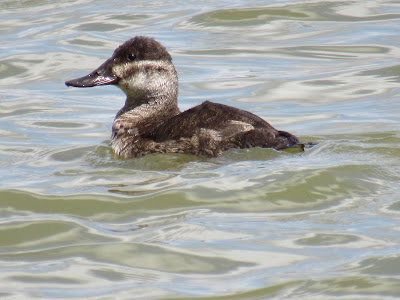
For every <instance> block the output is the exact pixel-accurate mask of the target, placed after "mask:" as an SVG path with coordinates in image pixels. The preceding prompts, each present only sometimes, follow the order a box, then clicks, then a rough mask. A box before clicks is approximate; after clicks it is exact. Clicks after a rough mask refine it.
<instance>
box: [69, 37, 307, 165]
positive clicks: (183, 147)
mask: <svg viewBox="0 0 400 300" xmlns="http://www.w3.org/2000/svg"><path fill="white" fill-rule="evenodd" d="M65 84H66V85H67V86H68V87H70V86H71V87H79V88H87V87H95V86H102V85H116V86H118V87H119V88H120V89H121V90H122V91H123V92H124V93H125V94H126V100H125V105H124V106H123V107H122V108H121V109H120V110H119V111H118V113H117V114H116V116H115V119H114V122H113V125H112V136H111V142H110V144H111V147H112V149H113V151H114V152H115V153H116V154H117V155H118V156H119V157H121V158H125V159H128V158H134V157H141V156H144V155H147V154H151V153H186V154H194V155H199V156H208V157H215V156H220V155H222V154H223V153H224V152H225V151H227V150H228V149H232V148H235V149H242V148H252V147H262V148H273V149H276V150H278V151H279V150H283V149H287V148H299V149H300V151H304V145H303V144H301V143H300V141H299V139H298V138H297V137H296V136H294V135H292V134H290V133H289V132H286V131H280V130H277V129H275V128H274V127H273V126H272V125H270V124H269V123H268V122H267V121H265V120H264V119H262V118H260V117H258V116H257V115H255V114H253V113H251V112H248V111H245V110H242V109H239V108H235V107H232V106H228V105H225V104H220V103H215V102H211V101H205V102H203V103H201V104H200V105H197V106H195V107H193V108H190V109H188V110H186V111H183V112H182V111H181V110H180V109H179V107H178V74H177V71H176V69H175V66H174V64H173V62H172V57H171V55H170V54H169V53H168V51H167V50H166V48H165V47H164V46H163V45H161V43H160V42H158V41H156V40H155V39H154V38H151V37H147V36H136V37H134V38H132V39H129V40H128V41H126V42H125V43H123V44H122V45H120V46H119V47H118V48H116V49H115V51H114V53H113V54H112V56H111V57H110V58H108V59H107V60H106V61H105V62H104V63H103V64H102V65H101V66H99V67H98V68H97V69H95V70H94V71H93V72H91V73H89V74H88V75H86V76H83V77H80V78H76V79H72V80H68V81H66V82H65Z"/></svg>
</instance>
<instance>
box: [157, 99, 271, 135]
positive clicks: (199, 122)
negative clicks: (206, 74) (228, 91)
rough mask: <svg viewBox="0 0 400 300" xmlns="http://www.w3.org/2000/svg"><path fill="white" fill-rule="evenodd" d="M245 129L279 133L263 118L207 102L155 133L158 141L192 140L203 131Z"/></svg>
mask: <svg viewBox="0 0 400 300" xmlns="http://www.w3.org/2000/svg"><path fill="white" fill-rule="evenodd" d="M231 126H232V127H237V128H239V127H243V130H246V131H249V130H251V129H254V128H265V129H267V130H270V131H273V132H278V131H277V130H276V129H275V128H273V127H272V126H271V125H270V124H269V123H268V122H266V121H265V120H263V119H262V118H260V117H258V116H256V115H254V114H252V113H250V112H248V111H244V110H241V109H238V108H235V107H232V106H228V105H224V104H219V103H213V102H210V101H205V102H204V103H202V104H200V105H198V106H195V107H193V108H191V109H189V110H187V111H184V112H182V113H180V114H179V115H176V116H175V117H173V118H171V119H170V120H168V121H167V122H165V123H163V124H162V125H161V126H159V127H158V128H156V129H155V130H154V131H153V133H152V134H153V139H154V140H156V141H164V140H169V139H173V140H177V139H179V138H190V137H192V136H193V135H194V134H196V133H198V131H199V130H201V129H207V130H214V131H218V132H221V131H224V130H226V129H228V128H229V127H231Z"/></svg>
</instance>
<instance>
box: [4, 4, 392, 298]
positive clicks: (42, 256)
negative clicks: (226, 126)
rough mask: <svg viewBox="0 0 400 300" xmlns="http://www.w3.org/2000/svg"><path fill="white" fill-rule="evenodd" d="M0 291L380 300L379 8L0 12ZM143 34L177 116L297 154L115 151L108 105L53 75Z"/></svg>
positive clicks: (383, 13)
mask: <svg viewBox="0 0 400 300" xmlns="http://www.w3.org/2000/svg"><path fill="white" fill-rule="evenodd" d="M0 14H1V18H0V24H1V26H0V35H1V39H2V43H1V46H0V48H1V51H0V85H1V89H0V139H1V143H0V178H1V180H0V204H1V210H0V222H1V227H0V296H1V297H2V298H4V299H16V298H18V299H32V298H38V299H55V298H68V299H73V298H78V299H111V298H118V299H188V298H196V299H306V298H308V299H309V298H313V299H332V298H339V299H354V298H360V299H361V298H362V299H393V298H398V297H400V288H399V287H400V271H399V270H400V268H399V266H400V247H399V245H400V234H399V221H398V220H399V213H400V201H399V196H400V184H399V182H400V180H399V179H400V178H399V171H400V147H399V142H400V126H399V113H400V105H399V103H400V102H399V96H398V95H399V82H400V75H399V74H400V73H399V71H400V65H399V58H400V52H399V49H398V44H399V41H400V40H399V38H398V32H399V30H400V4H398V3H397V1H384V0H382V1H379V0H375V1H353V2H349V1H302V0H298V1H296V0H287V1H250V2H249V1H232V0H230V1H219V2H211V1H206V2H198V1H197V2H195V1H157V2H153V3H149V2H147V1H135V2H128V3H123V4H122V3H120V4H119V5H114V4H113V3H110V2H109V1H108V2H107V1H96V2H95V1H90V0H86V1H83V0H82V1H61V2H53V1H2V2H0ZM135 35H150V36H153V37H155V38H156V39H158V40H159V41H161V42H162V43H163V44H164V45H165V46H166V47H167V48H168V50H169V51H170V53H171V55H172V56H173V59H174V62H175V65H176V67H177V70H178V72H179V76H180V104H179V105H180V107H181V109H182V110H184V109H187V108H189V107H191V106H194V105H196V104H199V103H201V102H202V101H204V100H206V99H208V100H212V101H215V102H219V103H224V104H228V105H233V106H236V107H239V108H242V109H246V110H249V111H251V112H253V113H256V114H257V115H260V116H262V117H263V118H265V119H266V120H267V121H269V122H270V123H271V124H273V125H274V126H275V127H277V128H279V129H281V130H286V131H289V132H291V133H293V134H295V135H297V136H298V137H299V138H300V139H301V140H303V141H306V142H315V143H318V145H317V146H315V147H313V148H311V149H307V151H306V152H305V153H303V154H299V153H297V154H296V153H295V154H293V153H288V152H277V151H274V150H271V149H257V148H256V149H246V150H231V151H228V152H227V153H225V154H224V155H223V156H221V157H218V158H205V157H195V156H190V155H175V154H171V155H160V154H154V155H148V156H146V157H143V158H138V159H131V160H122V159H119V158H117V157H116V156H115V155H113V153H112V151H111V149H110V147H109V145H108V143H109V139H110V133H111V124H112V120H113V118H114V115H115V113H116V112H117V111H118V109H119V108H120V107H121V106H122V105H123V103H124V95H123V93H122V92H121V91H119V90H118V89H117V88H115V87H98V88H93V89H72V88H67V87H66V86H65V85H64V81H65V80H68V79H71V78H75V77H79V76H82V75H85V74H87V73H88V72H90V71H92V70H93V69H94V68H96V67H97V66H99V65H100V64H101V63H102V62H103V61H104V60H105V59H106V58H108V57H109V56H110V55H111V53H112V52H113V50H114V48H115V47H117V46H118V45H119V44H121V43H122V42H124V41H125V40H127V39H129V38H131V37H133V36H135Z"/></svg>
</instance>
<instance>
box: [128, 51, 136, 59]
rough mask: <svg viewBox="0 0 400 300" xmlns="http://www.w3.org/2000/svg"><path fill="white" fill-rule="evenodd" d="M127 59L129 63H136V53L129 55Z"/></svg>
mask: <svg viewBox="0 0 400 300" xmlns="http://www.w3.org/2000/svg"><path fill="white" fill-rule="evenodd" d="M126 58H127V59H128V60H129V61H134V60H135V58H136V55H135V53H128V55H127V56H126Z"/></svg>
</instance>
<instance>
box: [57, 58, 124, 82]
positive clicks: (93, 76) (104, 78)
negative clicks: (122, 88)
mask: <svg viewBox="0 0 400 300" xmlns="http://www.w3.org/2000/svg"><path fill="white" fill-rule="evenodd" d="M117 83H118V77H117V76H116V75H115V74H113V72H112V68H111V61H110V60H107V61H106V62H105V63H104V64H102V65H101V66H100V67H98V68H97V69H96V70H94V71H93V72H92V73H90V74H88V75H86V76H83V77H80V78H76V79H72V80H68V81H66V82H65V84H66V85H67V86H74V87H93V86H98V85H107V84H117Z"/></svg>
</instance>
